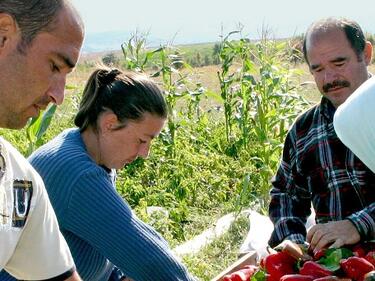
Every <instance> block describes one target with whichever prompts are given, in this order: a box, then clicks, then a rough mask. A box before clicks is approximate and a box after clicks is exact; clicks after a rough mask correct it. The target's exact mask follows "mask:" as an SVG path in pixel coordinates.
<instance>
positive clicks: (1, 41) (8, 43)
mask: <svg viewBox="0 0 375 281" xmlns="http://www.w3.org/2000/svg"><path fill="white" fill-rule="evenodd" d="M20 39H21V32H20V30H19V28H18V26H17V23H16V21H15V20H14V18H13V17H12V16H11V15H9V14H7V13H0V55H3V54H7V53H9V52H11V51H13V49H15V48H16V47H17V45H18V43H19V42H20Z"/></svg>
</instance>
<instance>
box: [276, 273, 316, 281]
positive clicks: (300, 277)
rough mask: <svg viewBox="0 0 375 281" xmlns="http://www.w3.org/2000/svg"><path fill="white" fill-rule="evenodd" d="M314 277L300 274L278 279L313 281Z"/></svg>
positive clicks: (281, 280)
mask: <svg viewBox="0 0 375 281" xmlns="http://www.w3.org/2000/svg"><path fill="white" fill-rule="evenodd" d="M313 280H314V277H313V276H309V275H301V274H287V275H284V276H283V277H281V278H280V281H313Z"/></svg>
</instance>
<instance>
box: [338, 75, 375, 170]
mask: <svg viewBox="0 0 375 281" xmlns="http://www.w3.org/2000/svg"><path fill="white" fill-rule="evenodd" d="M333 125H334V128H335V131H336V133H337V136H338V137H339V138H340V139H341V141H342V142H343V143H344V144H345V145H346V146H347V147H349V148H350V150H351V151H353V153H354V154H355V155H356V156H357V157H358V158H359V159H361V160H362V161H363V163H365V164H366V166H367V167H369V168H370V169H371V170H372V171H373V172H375V77H371V78H370V79H368V80H367V81H366V82H365V83H363V84H362V85H361V86H360V87H359V88H358V89H357V90H356V91H355V92H354V93H353V94H352V95H351V96H350V97H349V98H348V99H347V100H346V101H345V102H344V103H343V104H342V105H341V106H340V107H339V108H338V109H337V111H336V113H335V116H334V119H333Z"/></svg>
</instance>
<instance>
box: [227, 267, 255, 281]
mask: <svg viewBox="0 0 375 281" xmlns="http://www.w3.org/2000/svg"><path fill="white" fill-rule="evenodd" d="M257 269H258V268H257V267H256V266H253V265H250V266H246V267H245V268H242V269H240V270H238V271H235V272H233V273H232V274H231V276H230V277H231V281H248V280H249V279H250V277H251V276H253V274H254V273H255V271H256V270H257Z"/></svg>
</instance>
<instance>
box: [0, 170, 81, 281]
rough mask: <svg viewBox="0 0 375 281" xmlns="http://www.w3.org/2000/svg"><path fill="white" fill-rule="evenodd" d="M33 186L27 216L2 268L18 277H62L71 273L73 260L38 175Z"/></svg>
mask: <svg viewBox="0 0 375 281" xmlns="http://www.w3.org/2000/svg"><path fill="white" fill-rule="evenodd" d="M33 185H34V187H33V197H32V200H31V207H30V213H29V216H28V219H27V221H26V224H25V226H24V228H23V230H22V234H21V236H20V240H19V241H18V243H17V246H16V249H15V251H14V253H13V255H12V258H11V259H10V260H9V262H8V263H7V264H6V266H5V268H4V269H5V270H6V271H7V272H9V273H10V274H11V275H13V276H14V277H16V278H17V279H21V280H44V279H46V280H48V279H51V278H54V280H65V279H66V278H68V277H69V276H71V275H72V274H73V272H74V263H73V259H72V257H71V254H70V251H69V248H68V245H67V244H66V242H65V239H64V237H63V236H62V234H61V233H60V231H59V227H58V223H57V219H56V216H55V213H54V211H53V209H52V206H51V203H50V201H49V199H48V195H47V193H46V190H45V188H44V184H43V182H42V180H41V179H40V177H36V180H35V181H34V182H33ZM59 277H61V278H59ZM56 278H57V279H56Z"/></svg>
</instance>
